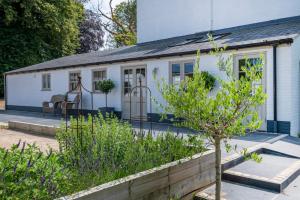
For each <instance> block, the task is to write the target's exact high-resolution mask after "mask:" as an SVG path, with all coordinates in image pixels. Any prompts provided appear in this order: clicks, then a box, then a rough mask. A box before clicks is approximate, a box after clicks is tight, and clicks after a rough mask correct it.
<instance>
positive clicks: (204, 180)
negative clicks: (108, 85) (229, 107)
mask: <svg viewBox="0 0 300 200" xmlns="http://www.w3.org/2000/svg"><path fill="white" fill-rule="evenodd" d="M214 162H215V155H214V151H212V150H209V151H207V152H205V153H202V154H197V155H194V156H193V157H191V158H185V159H181V160H179V161H175V162H172V163H168V164H165V165H162V166H160V167H157V168H154V169H150V170H147V171H144V172H141V173H137V174H134V175H131V176H128V177H125V178H122V179H118V180H115V181H112V182H109V183H105V184H102V185H100V186H97V187H94V188H91V189H88V190H84V191H81V192H78V193H76V194H73V195H70V196H66V197H62V198H60V200H64V199H70V200H71V199H72V200H75V199H76V200H95V199H99V200H100V199H103V200H104V199H105V200H123V199H130V200H135V199H153V200H154V199H162V200H163V199H166V200H169V199H170V198H186V197H187V196H189V195H191V194H192V193H193V192H195V191H197V190H199V189H201V188H203V187H206V186H208V185H210V184H212V183H213V182H215V167H214ZM190 197H191V198H187V199H192V195H191V196H190Z"/></svg>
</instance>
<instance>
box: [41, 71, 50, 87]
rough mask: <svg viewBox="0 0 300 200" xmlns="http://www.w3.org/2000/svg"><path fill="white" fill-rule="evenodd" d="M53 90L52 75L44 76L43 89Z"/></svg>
mask: <svg viewBox="0 0 300 200" xmlns="http://www.w3.org/2000/svg"><path fill="white" fill-rule="evenodd" d="M50 88H51V75H50V74H43V75H42V89H44V90H46V89H50Z"/></svg>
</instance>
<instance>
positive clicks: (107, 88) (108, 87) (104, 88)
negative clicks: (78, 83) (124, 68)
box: [97, 79, 115, 114]
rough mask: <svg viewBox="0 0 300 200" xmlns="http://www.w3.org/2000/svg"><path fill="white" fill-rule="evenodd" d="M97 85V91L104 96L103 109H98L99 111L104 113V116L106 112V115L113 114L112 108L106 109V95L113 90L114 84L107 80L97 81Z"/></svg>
mask: <svg viewBox="0 0 300 200" xmlns="http://www.w3.org/2000/svg"><path fill="white" fill-rule="evenodd" d="M97 84H98V88H99V90H100V91H101V92H103V93H104V94H105V108H100V111H101V112H104V114H105V113H107V112H108V113H111V112H113V111H114V108H109V107H107V95H108V93H110V92H111V91H112V90H113V89H114V88H115V84H114V82H113V81H112V80H110V79H108V80H103V81H99V82H98V83H97Z"/></svg>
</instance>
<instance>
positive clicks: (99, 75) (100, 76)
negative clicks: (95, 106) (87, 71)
mask: <svg viewBox="0 0 300 200" xmlns="http://www.w3.org/2000/svg"><path fill="white" fill-rule="evenodd" d="M105 79H106V70H99V71H93V90H94V91H100V89H99V86H98V84H97V83H98V82H99V81H102V80H105Z"/></svg>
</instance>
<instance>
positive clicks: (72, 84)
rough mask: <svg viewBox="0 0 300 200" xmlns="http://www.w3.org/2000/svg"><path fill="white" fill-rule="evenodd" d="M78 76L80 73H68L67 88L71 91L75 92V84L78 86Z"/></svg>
mask: <svg viewBox="0 0 300 200" xmlns="http://www.w3.org/2000/svg"><path fill="white" fill-rule="evenodd" d="M79 76H80V72H73V73H70V81H69V85H70V86H69V88H70V90H71V91H74V90H76V89H77V88H76V87H77V84H78V77H79Z"/></svg>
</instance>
